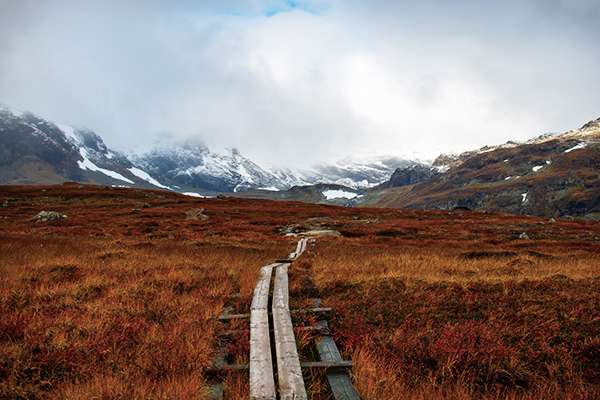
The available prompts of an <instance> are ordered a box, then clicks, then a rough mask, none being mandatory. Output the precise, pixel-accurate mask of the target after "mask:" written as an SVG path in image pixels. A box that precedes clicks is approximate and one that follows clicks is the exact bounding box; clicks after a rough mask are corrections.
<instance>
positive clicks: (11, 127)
mask: <svg viewBox="0 0 600 400" xmlns="http://www.w3.org/2000/svg"><path fill="white" fill-rule="evenodd" d="M0 172H1V173H0V183H2V184H53V183H61V182H64V181H76V182H82V183H93V184H102V185H114V186H132V187H140V188H161V189H169V190H172V188H171V186H169V182H167V181H166V180H165V179H164V178H162V177H159V176H152V175H151V174H150V173H149V172H148V171H145V170H143V168H140V167H139V166H137V165H135V164H133V163H132V162H131V161H130V160H129V159H128V158H127V157H125V156H124V155H123V154H121V153H118V152H116V151H112V150H109V149H108V148H107V147H106V145H105V144H104V141H103V140H102V138H100V136H98V135H97V134H95V133H94V132H93V131H91V130H89V129H86V128H74V127H70V126H59V125H56V124H55V123H53V122H51V121H48V120H46V119H44V118H41V117H39V116H37V115H34V114H32V113H29V112H21V111H18V110H15V109H12V108H9V107H6V106H0ZM161 181H162V183H161ZM172 183H173V182H171V184H172Z"/></svg>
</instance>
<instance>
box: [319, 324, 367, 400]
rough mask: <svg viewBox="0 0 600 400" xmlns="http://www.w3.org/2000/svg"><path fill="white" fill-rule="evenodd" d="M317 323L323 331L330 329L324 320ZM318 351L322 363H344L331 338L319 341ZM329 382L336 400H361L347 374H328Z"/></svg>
mask: <svg viewBox="0 0 600 400" xmlns="http://www.w3.org/2000/svg"><path fill="white" fill-rule="evenodd" d="M317 323H318V324H319V325H320V326H321V327H323V329H329V326H328V325H327V321H324V320H322V321H318V322H317ZM317 351H318V352H319V356H320V358H321V361H326V362H340V361H342V356H341V355H340V352H339V350H338V348H337V346H336V345H335V342H334V341H333V337H331V336H323V337H322V338H321V340H317ZM327 380H328V381H329V386H330V388H331V392H332V393H333V397H334V398H335V400H360V397H359V396H358V393H357V392H356V389H355V388H354V386H353V385H352V380H351V379H350V375H348V373H347V372H328V373H327Z"/></svg>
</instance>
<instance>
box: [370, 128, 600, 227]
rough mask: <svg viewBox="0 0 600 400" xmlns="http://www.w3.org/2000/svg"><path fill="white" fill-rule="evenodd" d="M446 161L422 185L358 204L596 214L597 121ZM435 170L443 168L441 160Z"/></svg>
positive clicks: (387, 189)
mask: <svg viewBox="0 0 600 400" xmlns="http://www.w3.org/2000/svg"><path fill="white" fill-rule="evenodd" d="M448 159H449V158H446V160H445V161H446V162H447V160H448ZM450 162H451V166H449V167H446V168H448V169H447V171H445V172H441V173H438V174H435V175H433V176H432V177H431V178H429V179H427V180H426V181H424V182H421V183H417V184H415V185H411V186H403V187H394V185H393V183H388V185H387V186H386V185H383V186H384V187H381V188H378V189H375V190H372V191H370V192H368V193H367V194H366V195H365V196H364V197H363V198H361V200H360V202H359V204H360V205H364V206H378V207H406V208H422V209H452V208H454V207H457V206H461V207H468V208H470V209H474V210H487V211H501V212H508V213H514V214H528V215H538V216H547V217H557V216H565V215H572V216H580V215H585V214H591V213H600V174H599V173H600V119H598V120H595V121H591V122H589V123H587V124H586V125H584V126H583V127H582V128H580V129H578V130H575V131H570V132H567V133H565V134H562V135H545V136H541V137H538V138H536V139H532V140H530V141H528V142H525V143H514V142H509V143H507V144H506V145H503V146H496V147H493V148H491V147H488V148H484V149H480V151H478V152H469V153H467V154H463V155H461V156H459V157H455V158H452V159H450ZM434 165H437V166H438V167H439V169H440V170H442V171H443V170H444V169H445V168H444V167H445V166H444V165H443V163H442V162H440V161H438V162H437V163H434Z"/></svg>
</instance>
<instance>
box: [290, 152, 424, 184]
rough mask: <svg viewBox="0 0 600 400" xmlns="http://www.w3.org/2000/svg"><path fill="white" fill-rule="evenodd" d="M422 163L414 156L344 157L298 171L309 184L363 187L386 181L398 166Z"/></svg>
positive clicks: (422, 162)
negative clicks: (333, 161) (310, 168)
mask: <svg viewBox="0 0 600 400" xmlns="http://www.w3.org/2000/svg"><path fill="white" fill-rule="evenodd" d="M423 164H426V162H425V161H422V160H419V159H417V158H416V157H412V158H409V157H398V156H367V157H346V158H344V159H342V160H339V161H337V162H335V163H333V164H330V165H326V164H321V165H316V166H314V167H313V169H312V170H309V171H302V172H300V176H301V177H302V179H303V180H304V181H306V182H309V183H310V184H311V185H315V184H318V183H331V184H337V185H343V186H347V187H350V188H353V189H365V188H369V187H373V186H376V185H378V184H380V183H382V182H385V181H387V180H388V179H390V176H391V175H392V174H393V173H394V171H395V170H396V169H398V168H406V167H409V166H413V165H423Z"/></svg>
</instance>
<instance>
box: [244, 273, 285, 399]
mask: <svg viewBox="0 0 600 400" xmlns="http://www.w3.org/2000/svg"><path fill="white" fill-rule="evenodd" d="M277 265H279V264H271V265H267V266H266V267H262V268H261V272H260V276H259V277H258V281H257V283H256V287H255V288H254V297H253V298H252V305H251V306H250V398H251V399H253V400H275V379H274V376H273V360H272V358H271V343H270V340H269V310H268V308H267V307H268V304H269V288H270V286H271V273H272V271H273V268H274V267H275V266H277Z"/></svg>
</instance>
